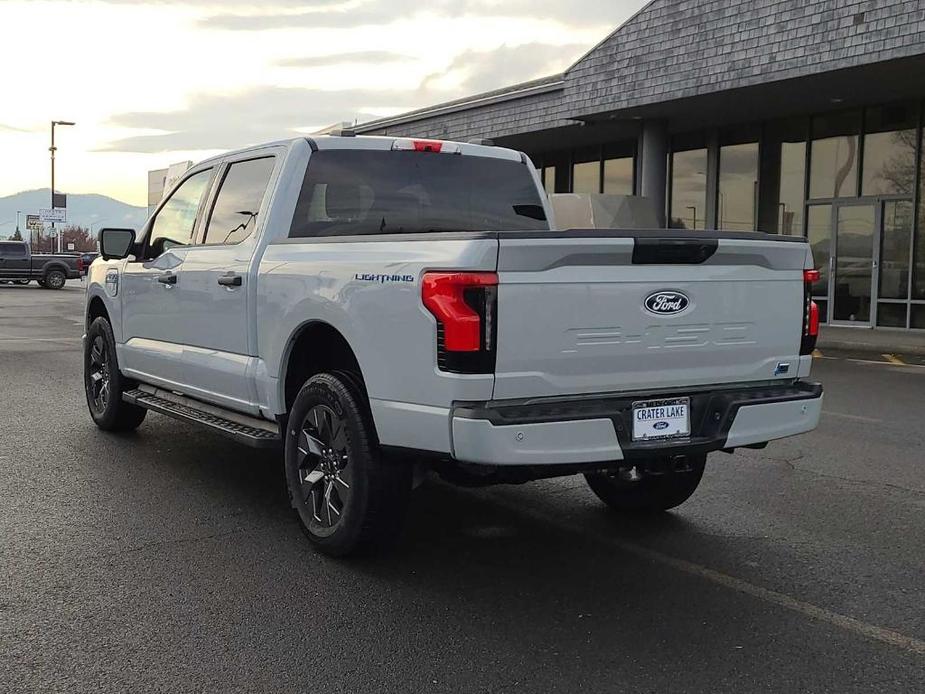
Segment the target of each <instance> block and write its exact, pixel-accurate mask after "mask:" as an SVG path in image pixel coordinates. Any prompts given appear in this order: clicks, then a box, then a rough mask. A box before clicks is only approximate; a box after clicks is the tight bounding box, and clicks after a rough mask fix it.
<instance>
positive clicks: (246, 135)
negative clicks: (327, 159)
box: [0, 0, 645, 205]
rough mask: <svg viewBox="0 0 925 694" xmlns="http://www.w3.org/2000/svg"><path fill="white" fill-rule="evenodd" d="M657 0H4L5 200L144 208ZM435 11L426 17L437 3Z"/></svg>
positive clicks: (576, 49)
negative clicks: (163, 190)
mask: <svg viewBox="0 0 925 694" xmlns="http://www.w3.org/2000/svg"><path fill="white" fill-rule="evenodd" d="M644 4H645V2H644V0H611V1H610V2H603V1H601V0H574V1H573V2H561V0H555V1H553V0H496V1H493V0H432V1H430V2H426V3H420V2H417V0H392V1H391V2H378V1H374V0H365V1H364V0H348V1H347V2H343V1H342V0H310V1H308V2H304V1H301V2H298V1H296V0H275V1H273V0H271V2H268V3H256V2H250V1H248V0H225V2H217V1H215V0H200V1H196V0H187V1H186V2H169V1H162V2H154V1H152V2H144V1H141V2H136V1H133V0H95V1H90V0H88V1H83V0H72V1H70V2H67V1H48V2H46V1H44V0H38V1H33V2H22V1H8V0H0V27H2V29H3V31H2V36H0V65H2V66H3V67H2V68H0V153H2V157H0V196H2V195H9V194H11V193H16V192H19V191H22V190H29V189H34V188H40V187H47V186H48V185H49V162H48V145H49V141H48V140H49V122H50V121H51V120H52V119H56V120H71V121H76V122H77V126H75V127H68V128H59V129H57V131H56V139H57V143H56V144H57V145H58V148H59V150H58V160H57V167H56V169H57V173H56V175H57V182H56V183H57V185H56V187H57V188H58V190H60V191H63V192H69V193H102V194H105V195H110V196H112V197H115V198H118V199H120V200H124V201H125V202H129V203H132V204H135V205H144V204H145V201H146V195H147V192H146V191H147V171H148V170H150V169H155V168H161V167H166V166H167V165H169V164H171V163H174V162H177V161H183V160H186V159H192V160H194V161H195V160H200V159H203V158H205V157H207V156H210V155H212V154H214V153H216V152H219V151H222V150H227V149H232V148H235V147H241V146H245V145H248V144H253V143H256V142H262V141H268V140H273V139H278V138H283V137H289V136H293V135H296V134H298V133H300V132H302V133H307V132H312V131H314V130H317V129H319V128H322V127H325V126H327V125H330V124H332V123H336V122H340V121H345V120H346V121H353V120H359V121H360V122H362V121H365V120H371V119H372V118H375V117H379V116H386V115H392V114H395V113H400V112H403V111H407V110H409V109H412V108H417V107H420V106H427V105H430V104H434V103H438V102H441V101H446V100H448V99H455V98H459V97H462V96H466V95H468V94H474V93H479V92H482V91H486V90H489V89H494V88H497V87H503V86H506V85H508V84H512V83H516V82H520V81H523V80H527V79H532V78H535V77H541V76H544V75H548V74H553V73H556V72H560V71H562V70H563V69H565V68H566V67H568V66H569V65H570V64H571V63H572V62H573V61H574V60H575V59H577V58H578V57H580V56H581V55H582V54H583V53H584V52H585V51H587V50H588V49H590V48H591V47H592V46H593V45H594V44H596V43H597V42H598V41H599V40H601V39H602V38H604V36H606V35H607V34H608V33H610V32H611V31H612V30H613V29H614V28H616V27H617V26H618V25H619V24H620V23H622V22H623V21H624V20H626V19H627V18H628V17H629V16H631V15H632V13H633V12H635V11H637V10H638V9H639V8H640V7H642V6H643V5H644ZM422 8H426V9H422Z"/></svg>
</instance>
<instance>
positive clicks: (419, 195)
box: [289, 149, 549, 238]
mask: <svg viewBox="0 0 925 694" xmlns="http://www.w3.org/2000/svg"><path fill="white" fill-rule="evenodd" d="M529 229H543V230H545V229H549V223H548V222H547V221H546V214H545V211H544V208H543V202H542V201H541V200H540V194H539V191H538V189H537V186H536V183H535V182H534V179H533V175H532V171H531V170H530V168H529V167H528V166H526V165H524V164H523V163H522V162H520V161H513V160H508V159H499V158H495V157H480V156H474V155H459V154H437V153H432V152H408V151H398V152H393V151H383V150H350V149H340V150H321V151H318V152H315V153H313V154H312V155H311V159H309V163H308V170H307V171H306V173H305V180H304V182H303V185H302V191H301V194H300V195H299V201H298V204H297V205H296V211H295V215H294V217H293V220H292V227H291V228H290V230H289V236H290V237H293V238H298V237H305V236H343V235H354V234H417V233H428V232H439V231H515V230H529Z"/></svg>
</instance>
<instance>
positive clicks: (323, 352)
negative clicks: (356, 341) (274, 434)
mask: <svg viewBox="0 0 925 694" xmlns="http://www.w3.org/2000/svg"><path fill="white" fill-rule="evenodd" d="M281 363H282V371H281V373H280V378H279V384H280V402H282V403H283V405H284V406H285V411H286V412H287V413H288V412H289V410H290V409H291V406H292V403H293V401H294V400H295V397H296V395H297V394H298V392H299V389H300V388H301V387H302V385H303V384H304V383H305V381H307V380H308V379H309V378H311V377H312V376H314V375H315V374H319V373H322V372H329V373H330V372H332V371H340V372H345V373H347V374H351V375H352V376H353V379H354V386H355V387H356V388H357V389H358V390H359V391H360V395H362V397H363V399H364V405H366V406H367V407H368V403H369V396H368V394H367V391H366V382H365V380H364V378H363V370H362V368H361V367H360V362H359V360H358V359H357V356H356V352H355V351H354V349H353V347H351V345H350V342H349V341H348V340H347V338H346V337H344V335H343V333H342V332H341V331H339V330H338V329H337V328H335V327H334V326H333V325H331V324H330V323H327V322H325V321H320V320H312V321H307V322H305V323H303V324H301V325H300V326H299V327H298V328H296V330H295V331H294V332H293V333H292V335H291V336H290V337H289V340H288V341H287V343H286V349H285V351H284V353H283V359H282V360H281Z"/></svg>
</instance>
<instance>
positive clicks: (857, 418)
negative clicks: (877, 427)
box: [822, 410, 883, 424]
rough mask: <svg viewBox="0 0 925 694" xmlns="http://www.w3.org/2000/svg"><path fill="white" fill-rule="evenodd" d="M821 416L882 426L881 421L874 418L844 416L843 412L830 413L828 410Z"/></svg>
mask: <svg viewBox="0 0 925 694" xmlns="http://www.w3.org/2000/svg"><path fill="white" fill-rule="evenodd" d="M822 414H827V415H831V416H833V417H844V418H845V419H856V420H857V421H859V422H870V423H872V424H882V423H883V420H882V419H877V418H876V417H864V416H862V415H859V414H845V413H844V412H830V411H829V410H823V411H822Z"/></svg>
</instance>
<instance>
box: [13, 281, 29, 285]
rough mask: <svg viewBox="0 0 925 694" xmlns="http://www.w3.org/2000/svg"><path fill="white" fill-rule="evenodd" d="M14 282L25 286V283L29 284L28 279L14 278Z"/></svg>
mask: <svg viewBox="0 0 925 694" xmlns="http://www.w3.org/2000/svg"><path fill="white" fill-rule="evenodd" d="M16 284H21V285H22V286H24V287H25V286H26V285H27V284H29V280H16Z"/></svg>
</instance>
